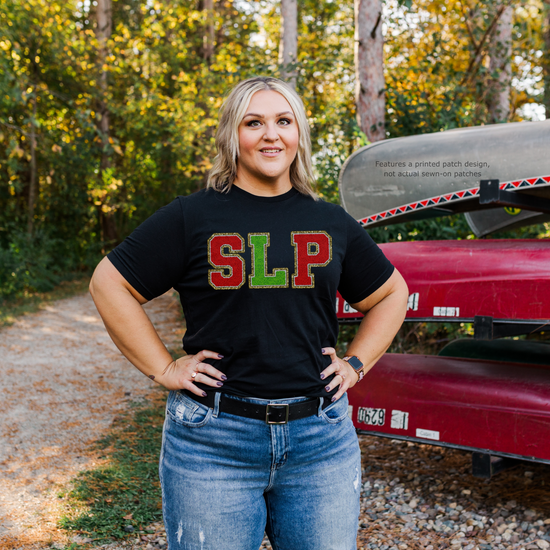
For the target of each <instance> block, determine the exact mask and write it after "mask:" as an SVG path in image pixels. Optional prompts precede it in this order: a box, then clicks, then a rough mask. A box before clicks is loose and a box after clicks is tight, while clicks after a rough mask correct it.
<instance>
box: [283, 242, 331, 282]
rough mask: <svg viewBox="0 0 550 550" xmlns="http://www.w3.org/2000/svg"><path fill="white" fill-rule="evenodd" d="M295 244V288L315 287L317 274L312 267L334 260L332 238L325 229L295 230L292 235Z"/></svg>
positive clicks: (293, 277) (293, 278)
mask: <svg viewBox="0 0 550 550" xmlns="http://www.w3.org/2000/svg"><path fill="white" fill-rule="evenodd" d="M290 240H291V242H292V246H294V263H295V267H294V275H293V276H292V286H293V287H294V288H313V287H314V286H315V275H313V274H312V273H311V268H312V267H323V266H325V265H328V264H329V263H330V261H331V260H332V238H331V237H330V235H329V234H328V233H325V232H324V231H293V232H292V233H291V235H290Z"/></svg>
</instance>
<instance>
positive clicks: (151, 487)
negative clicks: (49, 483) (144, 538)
mask: <svg viewBox="0 0 550 550" xmlns="http://www.w3.org/2000/svg"><path fill="white" fill-rule="evenodd" d="M165 395H166V394H165V392H162V391H161V390H158V393H157V395H156V397H155V399H154V401H153V402H152V403H148V404H146V405H137V406H136V408H135V409H134V411H131V412H130V413H127V414H126V415H125V416H124V417H122V418H120V419H118V421H117V423H116V424H115V426H114V428H113V430H112V432H111V433H110V434H109V435H108V436H107V437H106V438H104V439H103V440H101V441H100V442H99V443H98V447H99V448H100V449H102V450H104V452H105V454H106V455H107V460H106V462H105V463H104V464H103V465H102V466H100V467H99V468H95V469H93V470H87V471H84V472H82V473H80V474H79V475H78V477H77V478H76V480H75V481H74V482H73V484H74V489H73V490H72V491H71V492H70V493H69V495H68V498H69V502H71V503H73V506H74V511H73V513H71V514H70V515H69V516H66V517H64V518H63V519H62V520H61V522H60V525H61V527H62V528H64V529H67V530H72V531H79V532H81V533H85V534H86V535H87V536H89V537H91V538H93V539H95V540H96V541H105V540H107V539H111V538H115V539H119V538H123V537H126V536H128V531H125V530H124V527H125V526H129V525H131V526H132V527H133V528H134V530H136V531H139V530H141V529H143V528H145V527H146V526H148V525H149V524H151V523H152V522H154V521H159V520H160V519H161V516H162V511H161V491H160V483H159V480H158V457H159V453H160V445H161V440H162V425H163V421H164V406H163V405H164V402H165Z"/></svg>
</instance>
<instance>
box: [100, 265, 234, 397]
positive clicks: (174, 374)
mask: <svg viewBox="0 0 550 550" xmlns="http://www.w3.org/2000/svg"><path fill="white" fill-rule="evenodd" d="M90 294H91V295H92V298H93V300H94V302H95V305H96V307H97V310H98V311H99V314H100V315H101V318H102V319H103V322H104V323H105V328H106V329H107V332H108V333H109V335H110V337H111V338H112V340H113V342H114V343H115V344H116V346H117V348H118V349H119V350H120V351H121V352H122V353H123V354H124V356H125V357H126V358H127V359H128V360H129V361H130V362H131V363H132V364H133V365H134V366H135V367H137V368H138V369H139V370H140V371H141V372H142V373H143V374H145V375H146V376H148V377H149V378H151V380H154V381H155V382H158V383H159V384H162V385H163V386H164V387H165V388H167V389H169V390H176V389H186V390H189V391H191V392H192V393H194V394H196V395H203V394H204V392H203V391H202V390H201V389H200V388H198V387H197V386H195V384H194V382H200V383H202V384H206V385H209V386H212V387H219V386H221V385H222V384H223V380H225V379H226V377H225V375H224V374H223V373H222V372H221V371H219V370H218V369H216V368H215V367H213V366H212V365H209V364H207V363H203V361H204V360H205V359H206V358H209V359H221V356H220V355H219V354H218V353H216V352H214V351H209V350H203V351H200V352H199V353H197V354H196V355H185V356H183V357H180V358H179V359H177V360H175V361H174V360H173V359H172V357H171V356H170V353H169V352H168V350H167V349H166V347H165V346H164V344H163V343H162V341H161V339H160V337H159V335H158V334H157V332H156V330H155V328H154V327H153V324H152V323H151V321H150V320H149V317H147V314H146V313H145V310H144V309H143V307H142V305H143V304H145V303H146V302H147V300H146V299H145V298H144V297H143V296H142V295H141V294H140V293H139V292H137V291H136V289H135V288H133V287H132V286H131V285H130V284H129V283H128V281H126V279H125V278H124V277H123V276H122V275H121V274H120V273H119V271H118V270H117V269H116V267H115V266H114V265H113V264H112V263H111V262H110V261H109V259H108V258H103V260H102V261H101V262H100V263H99V265H98V266H97V268H96V270H95V272H94V275H93V277H92V280H91V282H90ZM193 373H197V374H196V375H195V377H194V378H193Z"/></svg>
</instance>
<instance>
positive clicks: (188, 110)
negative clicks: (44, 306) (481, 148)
mask: <svg viewBox="0 0 550 550" xmlns="http://www.w3.org/2000/svg"><path fill="white" fill-rule="evenodd" d="M495 5H496V0H487V1H486V2H482V3H476V4H475V5H474V4H472V3H470V5H467V4H464V3H460V2H458V1H455V0H453V1H452V2H446V1H444V0H416V1H415V2H410V1H408V0H407V1H404V0H391V1H389V2H387V3H386V9H385V12H384V18H385V26H386V29H387V31H386V46H385V57H386V59H385V62H386V83H387V88H386V101H387V113H388V117H387V130H388V135H389V136H390V137H399V136H404V135H411V134H419V133H424V132H434V131H439V130H441V129H447V128H454V127H459V126H467V125H472V124H481V123H485V122H486V119H487V110H486V106H485V100H486V94H487V93H488V89H489V88H490V86H489V85H488V83H489V82H490V78H491V77H492V76H494V75H490V74H488V70H487V68H486V67H487V49H486V47H485V46H483V47H482V48H481V49H480V52H479V53H476V51H477V50H476V44H477V45H479V44H480V43H481V41H482V38H483V36H484V34H485V33H486V32H487V30H488V29H489V28H490V25H491V21H492V18H493V17H494V10H495ZM95 10H96V6H95V5H94V3H93V2H91V3H90V2H80V1H77V0H69V1H66V2H61V1H60V0H28V1H27V2H20V1H19V0H5V1H4V2H2V3H1V4H0V54H1V55H0V246H1V247H2V251H1V252H0V254H1V255H2V268H1V269H2V273H3V275H2V277H3V278H2V281H3V282H2V285H3V289H2V290H1V295H2V296H8V295H17V293H18V292H21V289H24V288H29V289H30V288H38V287H40V285H42V284H44V285H46V286H47V285H48V284H50V283H52V282H54V279H55V277H54V275H52V276H51V277H50V275H46V274H45V271H42V273H43V277H41V280H42V282H39V281H38V279H37V278H36V277H34V275H27V274H26V273H27V271H29V270H28V269H27V268H26V267H25V266H26V265H27V264H28V262H27V260H24V261H23V260H21V258H22V257H23V256H25V254H26V252H20V251H19V252H15V250H19V249H20V239H19V237H18V236H17V235H18V234H20V233H21V232H22V231H23V230H24V228H25V227H26V224H27V217H28V212H29V193H30V180H31V137H32V134H36V167H37V172H36V182H37V195H36V205H35V210H34V219H33V222H34V223H33V225H34V227H35V228H36V231H37V235H39V237H38V239H39V241H40V239H42V238H43V237H40V235H47V236H48V238H50V239H52V240H54V241H55V242H56V243H57V245H56V246H55V247H54V246H49V247H46V248H47V249H48V250H49V253H51V254H52V257H51V261H46V260H45V259H44V258H42V259H40V260H37V262H38V264H39V265H42V266H45V267H44V269H46V270H47V269H49V267H47V266H52V268H53V266H60V265H63V266H64V269H65V270H69V271H73V270H77V269H88V268H89V266H90V265H92V264H93V263H94V261H96V259H97V256H98V253H100V252H107V251H108V250H109V248H111V247H112V246H113V245H115V244H116V243H117V242H119V241H121V240H122V239H123V238H124V237H125V236H126V235H128V234H129V233H130V232H131V231H132V230H133V229H134V228H135V227H136V226H137V225H138V224H139V223H141V222H142V221H143V220H144V219H145V218H146V217H147V216H149V215H150V214H152V213H153V212H154V211H155V210H156V209H157V208H159V207H160V206H161V205H163V204H166V203H167V202H169V201H170V200H171V199H172V198H173V197H174V196H176V195H178V194H189V193H192V192H194V191H196V190H197V189H200V188H202V187H203V186H204V184H205V180H206V175H207V172H208V170H209V168H210V166H211V163H212V159H213V156H214V155H215V150H214V131H215V127H216V123H217V112H218V109H219V107H220V105H221V102H222V99H223V97H224V95H225V94H226V93H227V91H228V90H229V89H230V88H231V87H232V86H233V85H234V84H235V83H236V82H238V81H240V80H242V79H244V78H247V77H250V76H253V75H258V74H264V75H274V76H278V75H279V74H280V67H279V65H278V53H279V37H280V25H281V21H280V2H279V1H278V0H261V1H259V2H240V1H237V0H220V1H218V2H216V3H215V13H214V16H213V18H212V17H211V16H210V15H209V14H207V13H206V11H205V10H204V9H203V2H201V1H200V0H191V1H189V0H167V1H165V2H159V1H156V0H155V1H152V2H145V3H144V2H137V1H136V0H113V3H112V34H111V37H110V39H109V40H108V43H107V55H106V58H105V63H104V64H101V63H100V58H101V56H100V55H99V44H98V41H97V38H96V35H95V29H96V24H95V21H96V14H95ZM541 10H542V3H541V1H540V0H529V1H528V2H524V3H522V4H521V5H518V6H517V7H516V8H515V19H514V35H513V44H512V48H513V60H514V63H513V75H514V77H515V78H516V80H515V81H514V83H515V84H514V88H513V94H512V95H513V97H512V102H513V106H512V111H513V115H512V118H513V120H519V119H520V118H521V108H522V106H523V105H525V104H526V103H530V102H534V101H538V98H539V97H540V94H541V93H542V79H541V63H542V61H541V59H540V52H541V51H542V49H543V43H542V29H541V20H542V18H541V13H542V11H541ZM299 18H300V21H299V29H298V37H299V43H298V52H299V53H298V60H297V63H296V70H297V73H298V83H297V86H298V92H299V93H300V94H301V95H302V97H303V98H304V103H305V106H306V110H307V113H308V117H309V121H310V126H311V135H312V143H313V155H314V164H315V168H316V171H317V174H318V192H319V195H320V196H321V197H322V198H324V199H325V200H329V201H331V202H338V200H339V196H338V186H337V183H338V175H339V172H340V169H341V167H342V165H343V163H344V161H345V159H346V158H347V157H348V156H349V155H350V154H351V153H352V152H353V151H354V150H356V149H357V148H358V147H360V146H362V145H365V144H366V140H365V136H364V135H363V134H362V132H361V131H360V130H359V128H358V126H357V122H356V119H355V104H354V96H355V69H354V46H355V44H354V7H353V3H349V2H348V3H345V2H344V3H342V2H334V1H333V0H300V2H299ZM209 25H212V26H213V31H214V36H215V47H214V54H213V56H212V57H210V58H206V55H205V48H204V40H205V36H206V34H207V33H208V29H209ZM104 72H106V74H107V89H106V91H105V92H104V91H103V89H102V87H101V86H100V85H99V83H100V77H101V75H102V74H103V73H104ZM521 82H527V83H529V85H528V86H523V87H522V85H521ZM518 83H519V84H518ZM102 102H105V104H106V106H107V109H108V112H109V136H108V139H104V138H105V137H106V136H103V134H102V133H101V132H100V130H99V122H100V120H99V119H100V115H99V112H100V111H101V104H102ZM102 162H104V165H102ZM107 222H108V224H107ZM107 225H109V227H110V228H111V230H110V231H107V229H106V227H107ZM374 231H375V233H376V234H378V233H379V234H380V235H379V237H380V240H382V241H386V240H392V239H393V238H396V239H398V238H399V237H398V236H399V235H401V238H402V239H405V240H406V239H409V238H413V237H414V238H457V237H459V238H465V237H466V236H467V234H468V230H467V228H466V227H465V226H464V224H463V222H461V221H456V222H455V221H450V220H443V219H442V220H441V221H440V222H435V221H433V220H431V221H429V222H422V223H421V224H412V225H411V224H409V225H407V226H406V227H400V226H399V227H397V226H396V227H395V228H388V229H386V230H374ZM373 234H374V233H373ZM37 242H38V241H37ZM29 246H30V245H29ZM27 248H28V247H27ZM26 262H27V263H26ZM21 266H23V267H21ZM33 269H34V272H35V273H38V272H39V271H40V269H42V268H40V269H39V268H38V267H37V266H35V267H34V268H33ZM10 270H11V271H10ZM31 271H32V270H31ZM11 273H16V274H19V273H21V277H22V278H23V279H24V280H21V281H18V282H17V283H14V282H13V281H12V280H11V279H10V277H12V276H11ZM29 273H30V272H29ZM25 277H26V279H25ZM17 278H19V275H17ZM38 278H40V277H38ZM48 278H50V279H51V281H50V282H48V281H49V279H48ZM33 281H34V282H33Z"/></svg>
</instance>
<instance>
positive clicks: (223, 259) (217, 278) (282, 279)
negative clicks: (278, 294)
mask: <svg viewBox="0 0 550 550" xmlns="http://www.w3.org/2000/svg"><path fill="white" fill-rule="evenodd" d="M269 241H270V238H269V233H249V234H248V239H247V244H248V246H249V247H250V249H251V256H252V273H250V274H249V276H248V286H249V288H288V281H289V278H288V269H287V268H286V267H278V268H276V269H273V270H272V272H271V273H269V272H268V268H267V249H268V248H269ZM290 244H291V245H292V246H293V247H294V274H293V275H292V278H291V281H292V287H293V288H314V287H315V275H314V274H313V273H312V272H311V268H312V267H324V266H326V265H328V264H329V263H330V261H331V260H332V239H331V237H330V235H329V234H328V233H326V232H325V231H292V233H291V234H290ZM244 247H245V239H244V238H243V237H242V236H241V235H239V234H238V233H215V234H214V235H212V236H211V237H210V238H209V239H208V262H209V263H210V265H211V266H212V267H213V268H214V269H209V270H208V282H209V283H210V286H211V287H212V288H215V289H216V290H230V289H233V290H235V289H238V288H241V286H243V284H244V283H245V281H246V268H245V262H244V258H243V257H242V256H241V255H240V254H239V253H240V252H244Z"/></svg>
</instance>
